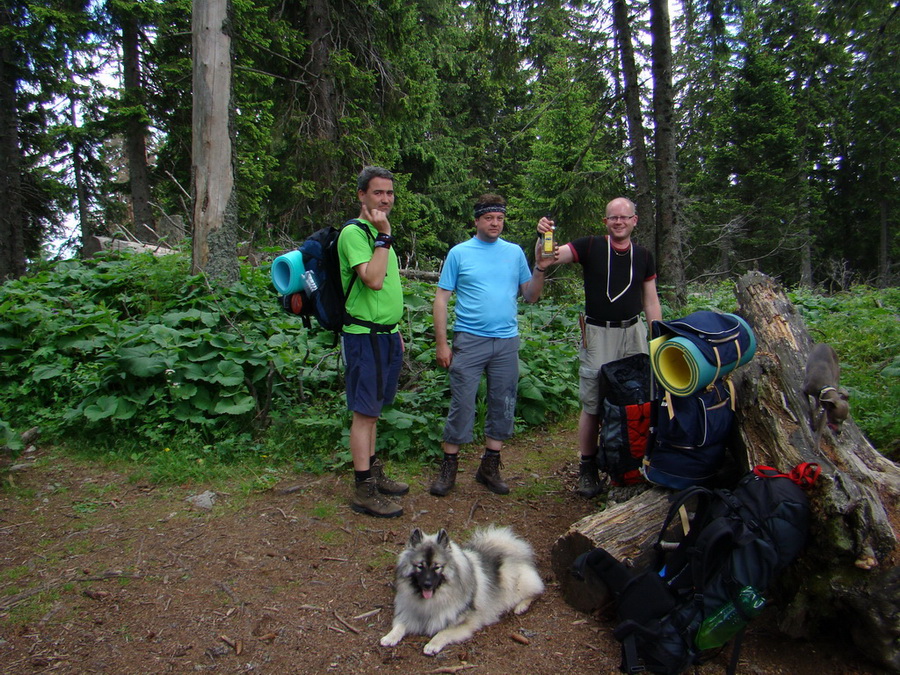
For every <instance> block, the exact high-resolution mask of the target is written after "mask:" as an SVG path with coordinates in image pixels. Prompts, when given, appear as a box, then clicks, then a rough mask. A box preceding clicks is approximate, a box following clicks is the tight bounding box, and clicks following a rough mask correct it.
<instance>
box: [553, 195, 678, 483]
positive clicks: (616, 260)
mask: <svg viewBox="0 0 900 675" xmlns="http://www.w3.org/2000/svg"><path fill="white" fill-rule="evenodd" d="M637 220H638V218H637V214H636V213H635V206H634V203H633V202H632V201H631V200H629V199H626V198H624V197H618V198H616V199H613V200H612V201H611V202H610V203H609V204H607V205H606V217H605V218H604V222H605V224H606V231H607V235H606V236H590V237H581V238H580V239H576V240H575V241H572V242H570V243H568V244H565V245H563V246H560V247H559V250H558V252H557V256H556V258H555V259H554V260H553V262H552V263H551V264H554V265H558V264H565V263H572V262H575V263H579V264H580V265H581V266H582V268H583V271H584V301H585V302H584V304H585V313H584V317H583V321H582V322H581V323H582V326H581V350H580V352H579V365H580V367H579V375H580V384H579V398H580V399H581V417H580V419H579V421H578V445H579V450H580V453H581V463H580V465H579V472H578V488H577V492H578V494H580V495H581V496H582V497H587V498H591V497H594V496H596V495H597V494H598V493H599V492H600V491H601V490H602V487H603V486H602V484H601V482H600V477H599V473H598V470H597V439H598V437H599V432H600V417H599V414H600V407H601V405H602V401H601V400H600V394H599V374H600V368H601V367H602V366H603V364H605V363H609V362H610V361H616V360H618V359H624V358H625V357H626V356H631V355H632V354H639V353H645V354H646V353H647V351H648V349H647V336H648V330H647V326H646V325H645V324H644V321H643V320H642V319H641V311H643V312H644V314H645V315H646V317H647V321H648V322H649V323H650V324H651V325H652V323H653V322H654V321H660V320H662V310H661V309H660V304H659V295H658V294H657V292H656V263H655V261H654V260H653V254H652V253H650V251H648V250H647V249H645V248H644V247H643V246H640V245H638V244H636V243H634V242H632V241H631V233H632V231H633V230H634V226H635V225H637ZM552 226H553V221H551V220H548V219H547V218H541V220H540V222H539V223H538V231H539V232H541V231H545V230H546V229H548V228H549V227H552Z"/></svg>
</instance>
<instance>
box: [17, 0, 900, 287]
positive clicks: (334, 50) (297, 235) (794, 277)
mask: <svg viewBox="0 0 900 675" xmlns="http://www.w3.org/2000/svg"><path fill="white" fill-rule="evenodd" d="M214 4H219V5H221V7H222V8H223V11H224V12H225V13H226V14H225V17H226V18H225V20H224V21H223V22H222V32H223V34H224V35H226V36H227V38H228V42H227V48H228V52H229V53H230V59H225V60H226V61H229V62H230V65H231V71H230V83H231V86H230V88H223V89H222V90H214V91H212V92H211V95H212V96H213V97H217V96H218V97H221V96H227V97H228V100H227V101H225V102H221V101H220V103H226V104H227V105H228V110H230V116H229V125H228V128H229V131H228V132H227V135H228V136H229V140H230V141H231V142H232V150H231V153H232V154H231V157H232V169H233V177H234V195H233V196H234V199H233V208H232V209H231V211H230V213H231V214H232V216H233V220H234V227H235V228H236V234H235V236H234V237H233V238H232V239H230V240H229V241H231V242H232V243H233V242H242V243H248V244H250V245H251V246H253V247H258V248H259V247H265V246H272V247H278V246H281V247H285V246H287V245H289V242H295V241H298V240H300V239H302V238H303V237H305V236H306V235H308V234H309V233H311V232H312V231H314V230H315V229H318V228H319V227H321V226H322V225H324V224H329V223H330V224H337V223H339V222H342V220H343V219H345V218H346V217H349V216H352V215H355V213H356V212H355V210H354V209H355V208H356V201H355V197H356V195H355V177H356V174H357V173H358V171H359V170H360V168H361V167H362V166H364V165H367V164H377V165H382V166H386V167H388V168H389V169H391V170H392V171H394V172H395V175H396V178H397V179H396V188H397V195H398V199H397V206H396V208H395V209H394V212H393V214H392V221H393V223H394V228H395V230H394V231H395V233H396V236H397V240H398V251H399V252H401V259H402V263H403V264H404V265H405V266H408V267H410V268H419V269H424V270H428V269H435V268H436V267H437V265H438V264H439V262H440V260H441V259H442V258H443V256H444V255H445V253H446V251H447V249H448V248H449V247H450V246H451V245H452V244H454V243H457V242H458V241H460V240H462V239H463V238H465V237H466V236H468V233H469V232H470V230H471V219H472V218H471V204H472V200H473V198H474V197H475V196H476V195H478V194H480V193H482V192H486V191H492V192H498V193H500V194H502V195H504V196H505V197H506V198H507V200H508V201H509V202H510V205H511V210H510V213H509V219H508V225H507V231H506V236H507V237H508V238H510V239H512V240H514V241H519V242H520V243H525V242H527V241H531V240H532V237H533V235H534V225H535V223H536V222H537V220H538V219H539V218H540V217H541V216H542V215H546V214H550V215H552V217H553V219H554V220H555V221H556V223H557V226H558V230H559V237H560V239H561V240H564V241H568V240H570V239H572V238H574V237H576V236H579V235H583V234H585V233H589V232H596V231H598V230H599V229H602V221H601V217H602V215H603V209H604V205H605V204H606V202H607V201H609V199H611V198H612V197H614V196H617V195H620V194H621V195H626V196H629V197H630V198H632V199H633V200H634V201H635V203H636V204H637V207H638V214H639V218H640V222H639V224H638V229H637V230H636V233H635V234H636V237H637V238H638V239H639V241H641V242H642V243H643V244H645V245H647V246H650V247H652V248H653V249H654V250H655V251H656V256H657V260H658V262H659V269H660V280H661V284H662V287H663V288H664V290H665V291H666V293H667V294H668V295H669V296H671V297H672V298H673V299H675V300H677V299H679V298H682V299H683V296H684V294H685V292H686V288H687V287H688V285H689V284H690V283H692V282H695V281H703V280H715V279H717V278H727V277H733V276H734V275H736V274H740V273H742V272H744V271H746V270H749V269H759V270H761V271H763V272H765V273H767V274H771V275H774V276H776V277H777V278H779V279H780V280H782V281H784V282H785V283H788V284H800V285H806V286H809V287H819V288H823V289H825V290H826V291H828V290H839V289H843V288H846V287H848V286H849V285H850V284H852V283H855V282H859V281H862V282H866V283H871V284H873V285H878V286H888V285H892V284H894V283H895V282H896V274H897V267H896V259H897V256H898V251H900V234H898V233H900V228H898V220H900V215H898V212H900V189H898V188H900V186H898V180H900V178H898V177H900V97H898V91H900V69H898V68H897V62H898V57H900V3H898V2H895V1H891V2H885V0H852V1H849V2H847V1H843V0H842V1H838V0H779V1H778V2H775V1H774V0H671V2H661V1H660V0H607V1H584V2H581V1H575V2H558V1H555V0H554V1H549V2H548V1H545V0H542V1H540V2H538V1H536V0H466V1H462V2H446V1H445V0H413V1H412V2H400V1H398V0H379V1H378V2H375V1H373V0H355V1H351V0H300V1H297V2H283V1H278V2H273V1H272V0H253V1H249V0H227V2H226V0H194V2H193V3H192V2H189V1H188V0H164V1H159V0H157V1H153V0H94V1H91V2H89V1H86V0H2V3H0V54H2V58H0V186H2V193H3V196H2V201H3V203H4V206H3V208H0V277H2V278H6V279H8V278H15V277H19V276H21V275H23V274H25V273H26V272H27V271H28V269H29V265H31V264H32V263H33V262H34V261H36V260H39V259H41V258H47V257H48V256H52V251H50V247H49V246H48V242H51V241H60V240H66V239H68V240H69V241H68V243H69V246H70V249H71V250H75V251H78V250H79V249H80V247H81V245H82V243H83V242H84V241H85V240H86V239H87V238H89V237H91V236H96V235H104V236H121V235H120V234H119V235H117V233H121V232H123V231H124V232H128V233H130V236H131V237H134V238H137V239H139V240H142V241H150V242H154V241H159V240H160V239H162V240H163V241H164V242H165V243H169V242H171V241H172V240H174V239H179V240H183V239H184V238H186V237H190V236H191V235H192V234H195V233H194V232H192V227H193V228H196V227H197V224H196V223H195V222H194V219H193V215H192V214H193V207H192V201H193V199H194V195H195V189H194V184H193V182H192V181H193V178H192V175H193V172H194V171H195V166H194V164H192V162H194V161H195V160H194V159H192V157H193V154H194V152H193V151H192V140H193V142H194V143H196V138H197V133H198V129H197V124H198V121H197V119H198V114H197V110H196V108H195V103H196V100H195V99H196V93H197V92H195V91H194V88H195V87H196V85H195V84H194V82H196V75H193V76H192V68H194V65H193V64H194V62H195V61H196V59H195V58H194V55H193V51H194V50H195V49H196V46H197V43H198V41H197V37H198V31H199V28H198V25H197V24H198V21H197V17H198V15H199V12H201V11H203V10H204V8H205V7H206V6H208V5H214ZM192 17H193V24H192ZM213 138H215V137H213ZM219 140H223V139H222V138H221V134H220V138H219ZM526 250H528V247H527V246H526ZM233 254H234V255H235V256H236V255H237V254H236V252H234V253H233Z"/></svg>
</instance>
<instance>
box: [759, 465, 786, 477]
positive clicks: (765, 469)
mask: <svg viewBox="0 0 900 675" xmlns="http://www.w3.org/2000/svg"><path fill="white" fill-rule="evenodd" d="M753 473H754V474H755V475H757V476H759V477H761V478H790V476H788V475H787V474H786V473H781V472H780V471H779V470H778V469H776V468H774V467H771V466H766V465H765V464H759V465H757V466H754V467H753Z"/></svg>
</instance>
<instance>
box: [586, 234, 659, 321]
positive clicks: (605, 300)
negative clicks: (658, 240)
mask: <svg viewBox="0 0 900 675" xmlns="http://www.w3.org/2000/svg"><path fill="white" fill-rule="evenodd" d="M568 245H569V246H570V247H571V249H572V252H573V254H574V256H575V262H577V263H580V264H581V266H582V270H583V272H584V307H585V309H584V311H585V314H587V316H588V317H590V318H591V319H596V320H598V321H627V320H628V319H631V318H632V317H635V316H637V315H638V314H640V313H641V311H642V309H643V302H642V300H643V293H642V290H643V285H644V282H645V281H650V280H651V279H654V278H656V263H655V262H654V260H653V255H652V254H651V253H650V251H648V250H647V249H645V248H644V247H643V246H639V245H638V244H635V243H634V242H631V247H630V249H629V250H628V252H626V253H624V254H623V253H621V252H619V251H616V250H615V249H614V248H612V247H611V246H610V243H609V237H608V236H605V235H604V236H591V237H581V238H580V239H576V240H575V241H572V242H569V244H568ZM610 267H611V269H610Z"/></svg>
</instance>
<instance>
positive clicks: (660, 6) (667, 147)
mask: <svg viewBox="0 0 900 675" xmlns="http://www.w3.org/2000/svg"><path fill="white" fill-rule="evenodd" d="M650 32H651V34H652V36H653V44H652V48H651V60H652V63H653V115H654V121H655V123H656V132H655V147H656V259H657V261H659V265H658V268H657V269H658V270H659V276H660V279H661V280H662V282H663V283H664V284H665V286H666V287H667V288H664V289H663V293H664V295H667V296H670V299H672V300H674V304H676V305H681V304H684V300H685V298H686V294H687V289H686V282H685V278H684V265H683V263H682V261H683V254H682V249H683V245H682V238H681V230H680V226H679V224H678V218H677V207H678V205H677V203H676V196H677V193H678V175H677V167H676V164H675V93H674V86H673V84H672V39H671V36H670V23H669V6H668V2H667V0H650Z"/></svg>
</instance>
